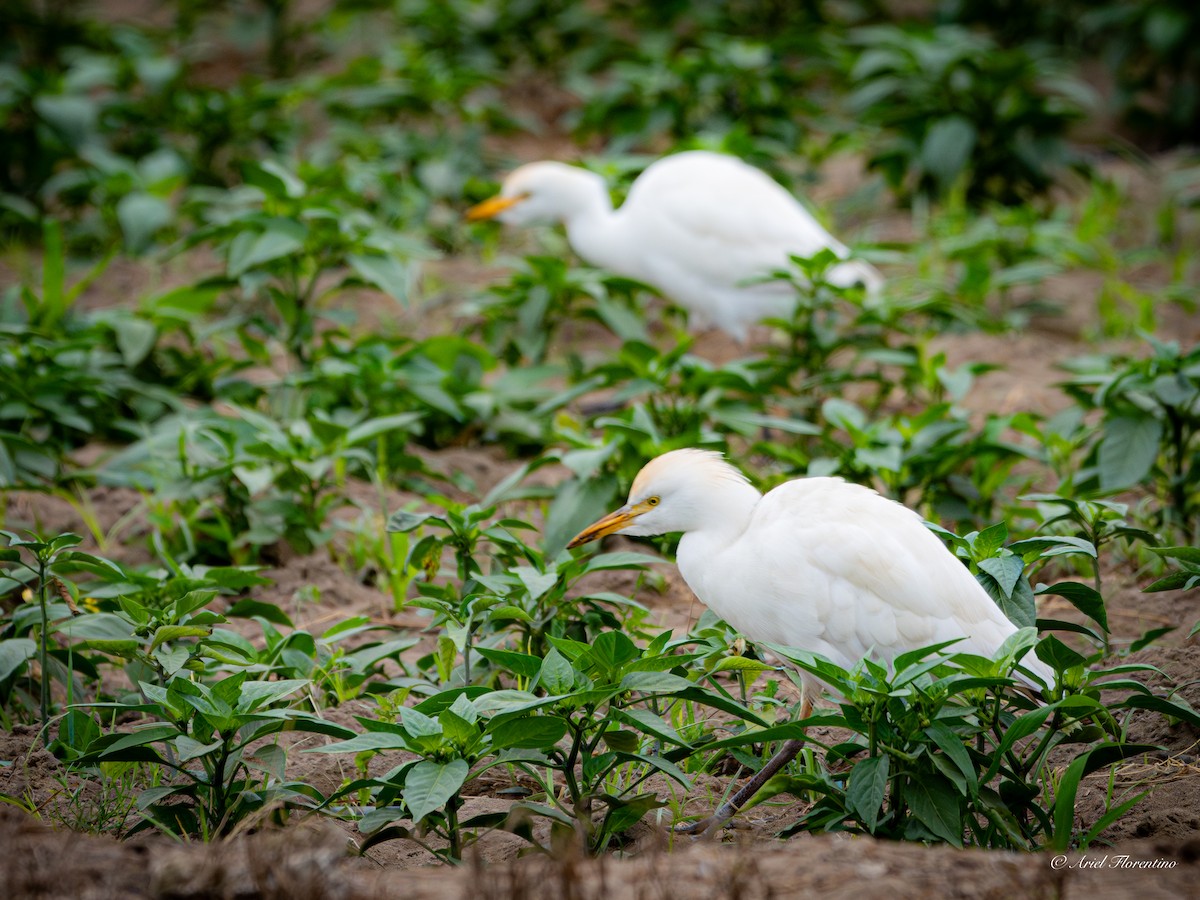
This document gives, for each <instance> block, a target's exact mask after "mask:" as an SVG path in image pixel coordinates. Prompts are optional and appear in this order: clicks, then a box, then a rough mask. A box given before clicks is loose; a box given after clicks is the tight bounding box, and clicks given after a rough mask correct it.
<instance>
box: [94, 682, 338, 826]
mask: <svg viewBox="0 0 1200 900" xmlns="http://www.w3.org/2000/svg"><path fill="white" fill-rule="evenodd" d="M307 684H308V682H307V680H306V679H290V680H282V681H253V680H249V679H248V678H247V674H246V673H245V672H238V673H236V674H233V675H229V676H227V677H226V678H223V679H221V680H220V681H219V682H217V683H216V684H214V685H212V686H209V685H206V684H204V683H203V682H199V681H193V680H191V679H189V678H187V677H185V676H180V675H177V676H175V677H172V678H171V679H170V680H169V681H168V682H167V684H166V685H165V686H163V685H154V684H148V683H142V684H140V685H139V689H140V691H141V693H142V694H143V696H144V697H145V700H144V701H142V702H138V701H133V702H128V703H120V702H119V703H111V704H103V703H92V704H87V706H89V707H91V708H98V709H119V710H126V711H129V712H136V713H141V714H143V715H146V716H149V717H151V718H150V720H149V721H144V722H142V723H140V724H139V725H138V726H136V727H135V728H133V729H132V730H130V731H127V732H122V731H114V732H110V733H107V734H101V735H99V736H97V737H96V738H95V739H94V740H92V741H91V742H90V743H88V745H87V746H86V747H85V748H83V753H82V755H81V756H80V757H79V758H78V760H77V761H76V765H78V766H91V765H100V764H103V763H110V762H136V763H149V764H152V765H157V766H161V767H162V768H164V769H166V770H169V771H170V772H171V773H172V775H173V777H172V779H171V780H170V782H169V783H167V784H163V785H161V786H158V787H152V788H149V789H147V790H145V791H143V792H142V793H141V794H140V795H139V797H138V801H137V802H138V813H139V815H140V816H141V817H142V821H141V822H140V823H139V824H138V825H136V826H134V828H133V829H132V831H133V832H137V831H141V830H143V829H145V828H148V827H151V826H153V827H155V828H158V829H160V830H162V831H165V832H167V833H168V834H174V835H178V836H185V835H191V836H197V837H202V838H204V839H206V840H207V839H211V838H216V837H220V836H223V835H227V834H229V833H230V832H231V831H232V830H233V829H234V828H235V827H236V826H237V825H238V824H239V823H241V822H243V821H244V820H246V819H247V818H248V817H251V816H254V815H264V816H265V815H269V814H280V813H282V814H284V815H286V812H287V811H288V810H291V809H315V808H318V807H319V806H320V805H321V804H322V803H323V802H324V800H325V798H324V797H323V796H322V795H321V793H320V792H319V791H317V790H316V788H314V787H312V785H309V784H306V783H304V782H297V781H288V780H287V778H286V763H287V754H286V750H285V748H284V747H283V746H282V745H281V744H279V743H278V742H275V743H261V741H263V739H265V738H269V737H271V736H272V735H275V734H278V733H280V732H281V731H285V730H286V731H300V732H308V733H313V734H324V735H329V736H332V737H337V738H346V737H349V736H350V735H351V734H353V732H351V731H350V730H349V729H346V728H343V727H341V726H339V725H334V724H333V723H332V722H329V721H327V720H325V719H322V718H319V717H318V716H315V715H313V714H311V713H306V712H304V711H302V710H298V709H293V708H291V707H288V706H280V705H278V704H279V701H281V700H282V699H283V698H285V697H287V696H288V695H289V694H292V693H295V692H296V691H298V690H301V689H302V688H304V687H305V686H306V685H307Z"/></svg>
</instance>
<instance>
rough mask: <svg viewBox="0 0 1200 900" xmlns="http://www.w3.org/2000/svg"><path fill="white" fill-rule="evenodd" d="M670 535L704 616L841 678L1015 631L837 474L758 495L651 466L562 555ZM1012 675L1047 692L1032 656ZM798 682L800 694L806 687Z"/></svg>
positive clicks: (934, 552) (707, 468)
mask: <svg viewBox="0 0 1200 900" xmlns="http://www.w3.org/2000/svg"><path fill="white" fill-rule="evenodd" d="M677 531H678V532H683V536H682V538H681V539H680V542H679V549H678V552H677V555H676V561H677V563H678V565H679V571H680V573H681V574H682V575H683V578H684V580H685V581H686V582H687V583H688V586H689V587H691V589H692V590H693V591H694V592H695V593H696V596H697V597H699V598H700V600H701V601H703V602H704V603H705V605H707V606H708V607H709V608H710V609H712V610H713V612H715V613H716V614H717V615H719V616H721V618H723V619H725V620H726V621H727V622H729V624H730V625H732V626H733V627H734V628H736V629H737V630H738V631H740V632H742V633H743V634H745V635H746V636H747V637H749V638H751V639H752V640H764V641H773V642H776V643H780V644H785V645H787V646H791V647H795V648H798V649H802V650H808V651H811V652H815V653H820V654H821V655H823V656H825V657H828V658H829V659H831V660H832V661H833V662H835V663H837V664H838V665H839V666H841V667H843V668H847V669H848V668H851V667H853V666H854V664H855V663H857V662H858V661H859V660H860V659H862V658H863V657H864V656H870V657H872V658H874V659H877V660H880V661H883V662H891V661H892V660H894V659H895V658H896V656H898V655H899V654H901V653H904V652H907V651H909V650H913V649H916V648H919V647H925V646H928V645H930V644H935V643H939V642H941V641H948V640H952V639H956V638H961V639H962V640H961V642H960V643H958V644H955V645H954V647H953V648H951V649H952V650H954V651H964V652H968V653H974V654H978V655H981V656H987V657H992V656H994V655H995V653H996V651H997V650H999V648H1000V645H1001V644H1002V643H1003V642H1004V640H1005V639H1006V638H1008V637H1009V636H1010V635H1012V634H1013V633H1015V632H1016V630H1017V629H1016V626H1015V625H1013V624H1012V623H1011V622H1010V621H1009V620H1008V618H1007V617H1006V616H1005V615H1004V613H1003V612H1002V611H1001V610H1000V608H999V607H998V606H997V605H996V603H995V602H993V600H992V599H991V597H989V596H988V594H987V592H986V591H985V590H984V589H983V587H982V586H981V585H980V584H979V582H977V581H976V580H975V578H974V577H973V576H972V575H971V573H970V572H969V571H968V570H967V568H966V567H965V566H964V565H963V564H962V563H961V562H959V560H958V559H957V558H956V557H955V556H954V555H953V554H952V553H951V552H950V551H949V550H947V549H946V547H945V546H944V545H943V544H942V542H941V541H940V540H939V539H938V538H937V537H936V536H935V535H934V534H933V533H932V532H931V531H930V530H929V529H928V528H926V527H925V525H924V524H923V523H922V521H921V518H920V517H919V516H918V515H917V514H916V513H915V512H913V511H912V510H910V509H908V508H907V507H904V506H902V505H900V504H899V503H896V502H894V501H892V500H888V499H886V498H884V497H881V496H880V495H879V494H877V493H875V492H874V491H872V490H871V489H869V488H866V487H862V486H860V485H856V484H849V483H847V482H844V481H842V480H841V479H839V478H802V479H798V480H795V481H789V482H787V483H785V484H782V485H780V486H779V487H777V488H775V489H774V490H772V491H770V492H769V493H767V494H766V495H763V494H760V493H759V492H758V490H756V489H755V488H754V487H753V486H752V485H751V484H750V483H749V482H748V481H747V480H746V478H745V476H743V475H742V473H741V472H739V471H738V470H737V469H735V468H734V467H733V466H731V465H729V464H728V463H727V462H725V460H724V459H723V458H722V457H721V456H720V454H717V453H713V452H711V451H706V450H675V451H672V452H670V453H665V454H663V455H662V456H659V457H657V458H656V459H653V460H651V461H650V462H649V463H647V465H646V466H645V467H644V468H643V469H642V471H641V472H640V473H638V476H637V478H636V479H634V482H633V488H632V490H631V491H630V494H629V502H628V503H627V504H626V505H625V506H623V507H622V508H621V509H619V510H617V511H615V512H613V513H610V514H609V515H608V516H606V517H604V518H603V519H601V520H600V521H598V522H596V523H595V524H593V525H592V526H590V527H589V528H587V529H585V530H584V531H583V532H582V533H580V534H579V535H578V536H577V537H576V538H575V539H574V540H573V541H572V542H571V545H570V546H577V545H579V544H582V543H586V542H587V541H591V540H595V539H596V538H598V537H602V536H603V535H605V534H611V533H614V532H616V533H621V534H630V535H653V534H665V533H669V532H677ZM1022 665H1023V666H1024V667H1025V668H1027V669H1029V670H1030V671H1031V672H1032V673H1034V674H1035V675H1036V676H1038V677H1039V678H1041V679H1043V680H1045V682H1046V684H1047V685H1049V684H1051V683H1052V680H1053V675H1052V673H1051V672H1050V670H1049V669H1048V668H1047V667H1046V666H1044V665H1043V664H1042V663H1041V662H1040V661H1039V660H1037V659H1036V658H1035V657H1034V656H1033V655H1032V654H1030V655H1028V656H1027V657H1026V658H1025V660H1023V662H1022ZM805 681H806V694H808V693H810V689H815V688H817V687H818V685H817V684H816V683H815V682H814V681H813V679H811V678H810V677H807V676H806V678H805ZM1029 683H1030V684H1031V685H1032V686H1034V687H1040V685H1037V684H1036V682H1034V681H1032V680H1030V682H1029ZM806 699H810V698H808V697H806Z"/></svg>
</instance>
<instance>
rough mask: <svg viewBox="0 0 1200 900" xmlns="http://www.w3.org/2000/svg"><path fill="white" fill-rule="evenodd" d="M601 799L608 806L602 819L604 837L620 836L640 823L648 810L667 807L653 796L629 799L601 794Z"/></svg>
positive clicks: (662, 801)
mask: <svg viewBox="0 0 1200 900" xmlns="http://www.w3.org/2000/svg"><path fill="white" fill-rule="evenodd" d="M601 799H602V800H603V801H604V802H605V803H607V804H608V815H606V816H605V817H604V825H603V831H604V834H606V835H610V834H612V835H616V834H621V833H623V832H625V831H627V830H629V829H630V828H632V827H633V826H634V825H636V824H637V823H638V822H640V821H641V820H642V817H643V816H645V815H646V813H648V812H650V810H652V809H661V808H662V807H664V806H666V805H667V802H666V801H665V800H659V799H658V797H656V796H655V795H654V794H637V795H636V796H634V797H629V798H618V797H614V796H612V795H611V794H602V795H601Z"/></svg>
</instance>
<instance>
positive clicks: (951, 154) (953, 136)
mask: <svg viewBox="0 0 1200 900" xmlns="http://www.w3.org/2000/svg"><path fill="white" fill-rule="evenodd" d="M974 148H975V126H973V125H972V124H971V123H970V121H968V120H967V118H966V117H964V116H958V115H953V116H947V117H946V118H944V119H939V120H937V121H936V122H934V123H933V124H932V125H931V126H930V127H929V130H928V131H926V132H925V140H924V141H922V143H921V155H920V160H921V168H922V169H924V171H926V172H929V173H930V174H931V175H933V177H934V178H935V179H936V180H937V182H938V185H939V186H940V187H941V189H942V190H943V191H945V190H948V189H949V188H950V186H951V185H952V184H953V183H954V181H955V180H956V179H957V178H958V176H959V175H960V174H961V173H962V172H963V170H965V169H966V167H967V162H968V161H969V160H970V158H971V152H972V150H974ZM959 840H960V842H961V836H960V838H959Z"/></svg>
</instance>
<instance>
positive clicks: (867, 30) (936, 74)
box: [849, 25, 1092, 201]
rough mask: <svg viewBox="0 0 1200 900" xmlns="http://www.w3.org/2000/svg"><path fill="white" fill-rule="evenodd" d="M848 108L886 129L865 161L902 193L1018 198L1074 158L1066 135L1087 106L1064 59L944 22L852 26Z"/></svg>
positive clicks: (1082, 89)
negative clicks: (960, 185) (854, 51)
mask: <svg viewBox="0 0 1200 900" xmlns="http://www.w3.org/2000/svg"><path fill="white" fill-rule="evenodd" d="M851 41H852V43H853V44H854V45H855V46H857V47H859V48H861V52H860V53H859V55H858V56H857V58H856V59H855V62H854V65H853V68H852V69H851V70H850V73H849V77H850V80H851V82H852V83H853V84H854V85H855V89H854V92H853V93H852V94H851V96H850V98H849V104H850V107H851V109H852V110H853V111H854V112H856V113H857V114H859V115H861V116H862V117H863V118H864V119H865V120H866V121H868V122H871V123H872V124H876V125H879V126H881V127H882V128H884V129H885V130H886V131H887V132H889V133H890V134H889V135H888V137H887V138H885V140H884V142H883V144H882V147H881V148H880V149H879V150H877V151H876V152H875V154H874V155H873V156H872V158H871V165H872V166H873V167H875V168H879V169H880V170H881V171H882V172H883V173H884V175H885V177H886V178H887V179H888V182H889V183H890V184H891V185H892V187H893V188H894V189H896V190H897V191H899V192H901V193H902V194H905V195H911V194H913V193H928V194H935V195H941V194H946V193H948V192H949V191H950V190H951V188H953V187H954V186H955V184H956V182H958V181H959V180H960V179H961V180H962V181H963V182H964V188H965V191H966V194H967V196H968V197H969V198H971V199H973V200H981V199H983V198H996V199H1000V200H1005V201H1009V200H1015V199H1019V198H1023V197H1028V196H1030V195H1036V194H1039V193H1041V192H1043V191H1045V190H1046V189H1047V188H1048V187H1050V185H1051V184H1053V179H1054V177H1055V175H1056V174H1057V170H1058V169H1060V168H1062V167H1063V166H1064V165H1066V164H1067V163H1068V162H1071V161H1072V160H1071V156H1070V152H1069V149H1068V146H1067V144H1066V142H1065V141H1064V140H1063V136H1064V134H1065V132H1066V130H1067V127H1068V126H1069V125H1070V124H1071V123H1072V122H1073V121H1075V120H1077V119H1079V118H1081V117H1082V116H1083V114H1084V112H1085V111H1086V110H1087V109H1088V107H1089V106H1090V105H1091V103H1092V100H1091V97H1090V93H1089V92H1088V90H1087V89H1086V88H1085V86H1084V85H1083V84H1082V83H1081V82H1079V81H1077V80H1076V79H1074V78H1072V77H1070V76H1068V75H1067V74H1066V72H1065V71H1064V67H1063V66H1062V65H1061V64H1057V63H1056V62H1055V61H1054V60H1053V59H1049V58H1046V57H1045V56H1044V55H1040V54H1038V53H1036V52H1035V51H1032V50H1028V49H1025V48H1007V49H1005V48H1000V47H998V46H996V44H995V43H994V42H993V41H992V40H991V39H990V38H988V37H987V36H985V35H981V34H975V33H972V32H969V31H967V30H966V29H963V28H960V27H956V26H952V25H943V26H938V27H936V28H933V29H929V30H923V31H918V30H911V31H908V30H904V29H901V28H899V27H896V26H891V25H879V26H867V27H863V28H858V29H855V30H854V31H853V32H852V34H851Z"/></svg>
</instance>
